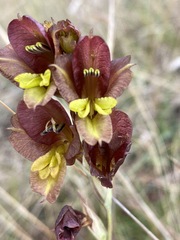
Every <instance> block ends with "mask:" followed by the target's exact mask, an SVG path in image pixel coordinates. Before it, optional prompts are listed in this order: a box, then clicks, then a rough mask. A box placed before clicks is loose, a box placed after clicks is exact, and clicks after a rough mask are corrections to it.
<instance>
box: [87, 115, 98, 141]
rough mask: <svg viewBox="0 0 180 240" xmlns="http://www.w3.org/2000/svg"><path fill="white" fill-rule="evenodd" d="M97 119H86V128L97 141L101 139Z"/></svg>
mask: <svg viewBox="0 0 180 240" xmlns="http://www.w3.org/2000/svg"><path fill="white" fill-rule="evenodd" d="M96 126H97V121H96V117H95V118H93V119H90V118H86V127H87V129H88V132H89V133H91V135H93V136H94V138H95V139H99V136H100V132H99V131H98V128H97V127H96Z"/></svg>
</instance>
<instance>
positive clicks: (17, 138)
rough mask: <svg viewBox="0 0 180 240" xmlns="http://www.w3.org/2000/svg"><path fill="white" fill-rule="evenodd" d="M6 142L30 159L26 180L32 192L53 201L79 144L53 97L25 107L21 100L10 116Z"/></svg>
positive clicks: (64, 114) (67, 118) (76, 153)
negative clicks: (31, 107)
mask: <svg viewBox="0 0 180 240" xmlns="http://www.w3.org/2000/svg"><path fill="white" fill-rule="evenodd" d="M12 126H13V128H11V129H12V132H11V135H10V142H11V144H12V145H13V147H14V148H15V149H16V151H17V152H19V153H20V154H21V155H22V156H24V157H25V158H27V159H29V160H31V161H33V163H32V166H31V176H30V183H31V186H32V189H33V190H34V191H35V192H38V193H40V194H41V195H43V196H45V198H46V199H47V200H48V201H49V202H54V201H55V200H56V198H57V197H58V195H59V191H60V189H61V186H62V184H63V179H64V176H65V173H66V165H72V164H74V162H75V159H76V158H77V157H79V155H80V151H81V144H80V140H79V136H78V134H77V131H76V129H75V127H74V126H72V124H71V121H70V119H69V117H68V115H67V113H66V111H65V109H64V108H63V107H62V105H61V104H60V103H59V102H57V101H56V100H50V101H49V102H48V103H47V104H46V105H45V106H38V107H37V108H36V109H35V110H33V109H29V108H28V107H27V106H26V104H25V103H24V101H21V102H20V103H19V105H18V108H17V113H16V114H15V115H14V116H13V117H12Z"/></svg>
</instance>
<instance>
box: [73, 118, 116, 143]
mask: <svg viewBox="0 0 180 240" xmlns="http://www.w3.org/2000/svg"><path fill="white" fill-rule="evenodd" d="M75 123H76V126H77V130H78V132H79V134H80V136H81V138H82V139H83V140H84V141H85V142H87V143H88V144H89V145H95V144H96V143H97V142H98V143H99V144H100V145H101V143H102V142H103V141H104V142H107V143H109V142H110V141H111V138H112V123H111V118H110V116H109V115H108V116H103V115H100V114H96V116H95V117H94V118H93V119H91V118H89V117H86V118H84V119H81V118H79V117H76V120H75Z"/></svg>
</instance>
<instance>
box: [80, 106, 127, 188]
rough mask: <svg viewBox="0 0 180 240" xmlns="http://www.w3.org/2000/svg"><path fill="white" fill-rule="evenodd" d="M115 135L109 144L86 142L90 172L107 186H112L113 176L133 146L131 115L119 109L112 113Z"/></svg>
mask: <svg viewBox="0 0 180 240" xmlns="http://www.w3.org/2000/svg"><path fill="white" fill-rule="evenodd" d="M111 120H112V125H113V137H112V140H111V142H110V143H109V144H107V143H104V142H103V143H102V145H99V144H96V145H95V146H90V145H88V144H87V143H84V151H85V158H86V160H87V162H88V164H89V165H90V172H91V174H92V175H93V176H96V177H97V178H98V179H99V180H100V181H101V184H102V185H103V186H105V187H110V188H111V187H112V178H113V176H114V175H115V173H116V172H117V170H118V168H119V167H120V165H121V164H122V163H123V162H124V160H125V157H126V155H127V153H128V152H129V150H130V146H131V136H132V123H131V121H130V119H129V117H128V116H127V115H126V114H125V113H123V112H121V111H118V110H114V111H113V113H112V114H111Z"/></svg>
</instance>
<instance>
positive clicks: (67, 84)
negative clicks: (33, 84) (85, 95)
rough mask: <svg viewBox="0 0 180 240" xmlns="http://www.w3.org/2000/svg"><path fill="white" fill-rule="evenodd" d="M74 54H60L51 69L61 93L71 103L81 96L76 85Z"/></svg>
mask: <svg viewBox="0 0 180 240" xmlns="http://www.w3.org/2000/svg"><path fill="white" fill-rule="evenodd" d="M71 61H72V56H71V55H70V54H69V55H58V57H57V58H56V59H55V64H51V65H50V66H49V68H50V69H51V72H52V76H53V79H54V82H55V84H56V86H57V88H58V90H59V92H60V94H61V96H62V97H63V98H64V99H65V100H66V101H67V102H68V103H69V102H71V101H73V100H74V99H77V98H79V97H78V95H77V93H76V91H75V88H74V85H73V73H72V63H71Z"/></svg>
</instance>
